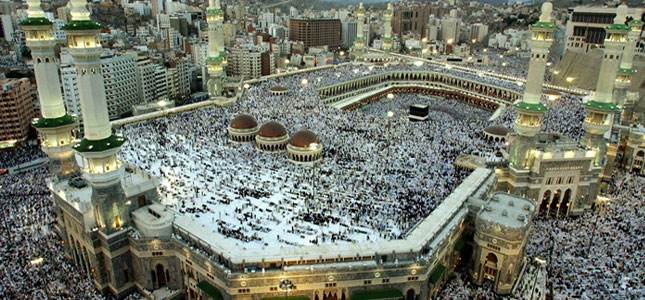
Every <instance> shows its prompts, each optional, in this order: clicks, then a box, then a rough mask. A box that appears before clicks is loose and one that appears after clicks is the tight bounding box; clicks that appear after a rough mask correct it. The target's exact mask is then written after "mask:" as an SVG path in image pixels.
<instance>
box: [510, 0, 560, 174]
mask: <svg viewBox="0 0 645 300" xmlns="http://www.w3.org/2000/svg"><path fill="white" fill-rule="evenodd" d="M552 11H553V4H551V2H550V1H548V0H547V2H544V3H543V4H542V14H541V15H540V20H539V21H538V22H537V23H535V24H533V25H531V27H530V31H531V40H530V41H529V43H530V46H531V60H530V62H529V70H528V76H527V77H526V87H525V88H524V98H523V99H522V100H521V101H520V102H517V103H515V104H514V106H515V110H516V111H517V117H516V119H515V124H514V129H515V132H516V133H517V134H518V137H516V138H515V140H514V141H513V143H512V144H511V148H510V152H511V158H510V162H511V163H512V164H514V165H515V167H516V168H526V167H529V164H530V157H529V156H530V153H529V151H527V150H528V149H529V148H530V147H529V146H530V145H532V143H533V137H534V136H535V135H537V134H538V133H539V132H540V130H541V128H542V117H543V116H544V113H545V112H546V107H545V106H544V105H543V104H542V103H541V102H540V99H541V98H542V84H543V83H544V72H545V70H546V63H547V59H548V57H549V48H551V44H553V38H554V32H555V29H556V26H555V24H553V22H551V12H552Z"/></svg>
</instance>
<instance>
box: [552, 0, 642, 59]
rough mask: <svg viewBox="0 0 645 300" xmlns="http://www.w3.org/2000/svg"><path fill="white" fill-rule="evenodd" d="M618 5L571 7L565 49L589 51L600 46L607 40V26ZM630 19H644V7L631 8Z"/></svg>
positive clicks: (611, 21) (611, 20) (613, 16)
mask: <svg viewBox="0 0 645 300" xmlns="http://www.w3.org/2000/svg"><path fill="white" fill-rule="evenodd" d="M616 9H617V8H616V7H600V6H594V7H589V6H576V7H574V8H572V9H569V20H568V21H567V25H566V29H565V35H566V37H565V51H573V52H583V53H586V52H589V51H590V50H592V49H594V48H599V47H601V46H602V45H603V43H604V40H605V29H604V28H605V26H608V25H611V24H612V23H613V20H614V18H615V17H616ZM627 16H628V17H629V19H634V20H639V21H642V20H643V17H644V16H645V9H643V8H629V9H628V11H627Z"/></svg>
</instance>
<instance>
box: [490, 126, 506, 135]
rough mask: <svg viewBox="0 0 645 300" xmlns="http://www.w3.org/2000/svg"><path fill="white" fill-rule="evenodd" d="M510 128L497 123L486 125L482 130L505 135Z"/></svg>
mask: <svg viewBox="0 0 645 300" xmlns="http://www.w3.org/2000/svg"><path fill="white" fill-rule="evenodd" d="M509 131H510V130H509V129H508V128H506V127H504V126H498V125H493V126H488V127H486V128H484V132H486V133H488V134H491V135H498V136H505V135H506V134H508V132H509Z"/></svg>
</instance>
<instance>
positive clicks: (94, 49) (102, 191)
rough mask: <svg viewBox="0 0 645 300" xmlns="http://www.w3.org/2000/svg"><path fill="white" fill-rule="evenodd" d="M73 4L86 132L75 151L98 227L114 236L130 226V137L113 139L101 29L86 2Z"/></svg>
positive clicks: (72, 33)
mask: <svg viewBox="0 0 645 300" xmlns="http://www.w3.org/2000/svg"><path fill="white" fill-rule="evenodd" d="M72 4H73V9H72V21H70V22H69V23H67V24H66V25H65V26H64V27H63V29H64V30H65V33H66V34H67V46H68V47H69V54H70V55H71V56H72V57H73V58H74V66H75V67H76V74H77V75H76V76H77V77H76V82H77V84H78V94H79V99H80V102H81V112H82V114H83V121H84V132H85V137H84V138H83V139H82V140H81V141H80V143H78V144H76V145H74V147H73V148H74V150H76V152H77V153H79V154H80V155H81V156H82V158H83V166H82V171H83V177H84V178H85V179H86V180H87V181H88V182H89V184H90V185H91V187H92V203H93V205H94V213H95V216H96V221H97V224H98V226H99V228H100V229H101V230H104V231H106V232H107V233H108V234H109V233H112V232H115V231H117V230H119V229H120V228H121V226H123V225H124V224H127V223H128V220H129V215H130V214H129V211H128V209H129V208H128V206H127V205H126V204H125V194H124V192H123V188H122V186H121V178H122V176H123V173H124V167H123V164H122V162H121V160H120V157H119V155H118V154H119V152H120V150H121V146H122V145H123V143H125V138H123V137H121V136H116V135H114V134H112V126H111V125H110V120H109V118H108V108H107V101H106V99H105V84H104V82H103V74H102V72H101V59H100V57H101V53H102V52H103V48H102V46H101V43H100V37H99V32H100V30H101V26H100V25H99V24H97V23H95V22H94V21H91V20H90V18H89V13H88V12H87V9H86V8H85V5H86V1H85V0H72Z"/></svg>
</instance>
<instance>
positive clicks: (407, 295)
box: [405, 289, 416, 300]
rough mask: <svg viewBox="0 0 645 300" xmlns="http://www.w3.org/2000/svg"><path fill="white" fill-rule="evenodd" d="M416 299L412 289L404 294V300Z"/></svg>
mask: <svg viewBox="0 0 645 300" xmlns="http://www.w3.org/2000/svg"><path fill="white" fill-rule="evenodd" d="M415 299H416V293H415V292H414V289H409V290H408V291H407V292H405V300H415Z"/></svg>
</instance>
